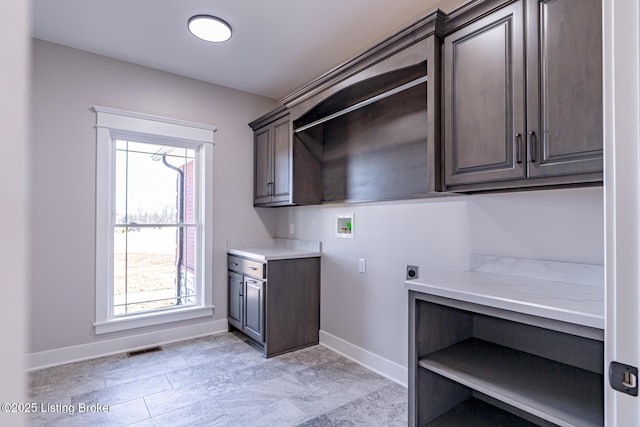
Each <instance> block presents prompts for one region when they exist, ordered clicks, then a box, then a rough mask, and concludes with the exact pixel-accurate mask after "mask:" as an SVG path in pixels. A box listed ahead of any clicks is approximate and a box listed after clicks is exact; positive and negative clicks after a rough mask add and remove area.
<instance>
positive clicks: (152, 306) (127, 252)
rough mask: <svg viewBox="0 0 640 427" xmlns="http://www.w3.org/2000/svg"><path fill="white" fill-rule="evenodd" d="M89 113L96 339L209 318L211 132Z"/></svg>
mask: <svg viewBox="0 0 640 427" xmlns="http://www.w3.org/2000/svg"><path fill="white" fill-rule="evenodd" d="M94 109H95V111H96V113H97V136H98V138H97V140H98V141H97V150H98V151H97V154H98V155H97V176H96V179H97V202H96V226H97V233H96V257H97V259H96V323H95V327H96V333H105V332H112V331H118V330H123V329H130V328H135V327H143V326H150V325H154V324H158V323H166V322H171V321H178V320H185V319H190V318H195V317H201V316H210V315H211V314H212V313H213V306H212V298H211V291H212V289H211V283H212V281H211V263H210V262H207V260H210V259H211V256H210V252H211V247H212V238H211V237H212V236H211V218H212V209H211V208H212V199H211V185H205V183H211V182H212V181H211V176H212V171H211V168H212V163H213V161H212V159H213V152H212V148H213V133H214V131H215V128H214V127H212V126H207V125H201V124H196V123H189V122H183V121H178V120H172V119H165V118H160V117H156V116H148V115H143V114H138V113H132V112H126V111H121V110H114V109H109V108H105V107H94Z"/></svg>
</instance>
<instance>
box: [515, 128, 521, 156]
mask: <svg viewBox="0 0 640 427" xmlns="http://www.w3.org/2000/svg"><path fill="white" fill-rule="evenodd" d="M515 142H516V163H522V134H521V133H516V141H515Z"/></svg>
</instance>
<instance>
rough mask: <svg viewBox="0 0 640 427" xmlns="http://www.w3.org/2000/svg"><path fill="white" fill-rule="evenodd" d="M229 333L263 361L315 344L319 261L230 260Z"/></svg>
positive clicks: (317, 334)
mask: <svg viewBox="0 0 640 427" xmlns="http://www.w3.org/2000/svg"><path fill="white" fill-rule="evenodd" d="M227 264H228V268H229V271H228V278H229V283H228V284H229V298H228V303H229V306H228V307H229V308H228V321H229V329H230V330H237V331H239V332H242V333H243V334H244V335H246V336H247V337H248V338H250V339H251V342H253V343H254V344H256V345H257V346H258V347H260V348H261V349H262V350H263V352H264V356H265V357H271V356H276V355H278V354H282V353H286V352H289V351H293V350H297V349H299V348H303V347H307V346H311V345H315V344H318V342H319V332H320V258H319V257H313V258H296V259H284V260H273V261H265V262H258V261H255V260H251V259H247V258H242V257H238V256H235V255H229V256H228V263H227Z"/></svg>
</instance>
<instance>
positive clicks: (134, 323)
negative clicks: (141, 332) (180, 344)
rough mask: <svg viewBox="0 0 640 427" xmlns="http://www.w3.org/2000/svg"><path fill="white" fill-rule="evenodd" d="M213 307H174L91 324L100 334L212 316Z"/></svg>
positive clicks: (97, 333)
mask: <svg viewBox="0 0 640 427" xmlns="http://www.w3.org/2000/svg"><path fill="white" fill-rule="evenodd" d="M213 309H214V307H213V306H208V307H200V306H194V307H184V308H174V309H171V310H164V311H156V312H151V313H142V314H140V315H130V316H127V317H122V318H118V317H114V318H111V319H109V320H106V321H104V322H96V323H94V324H93V326H95V328H96V335H100V334H107V333H110V332H117V331H126V330H129V329H135V328H144V327H147V326H155V325H163V324H165V323H171V322H180V321H182V320H191V319H198V318H201V317H208V316H213Z"/></svg>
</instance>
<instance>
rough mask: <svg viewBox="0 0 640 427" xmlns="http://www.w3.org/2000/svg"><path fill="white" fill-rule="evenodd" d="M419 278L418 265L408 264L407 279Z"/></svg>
mask: <svg viewBox="0 0 640 427" xmlns="http://www.w3.org/2000/svg"><path fill="white" fill-rule="evenodd" d="M417 278H418V266H417V265H407V280H414V279H417Z"/></svg>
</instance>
